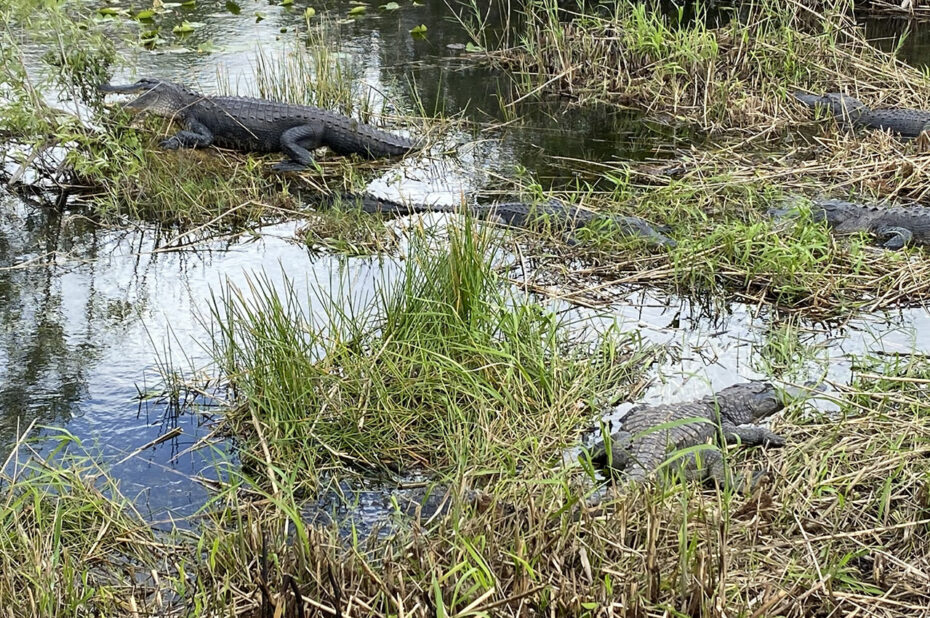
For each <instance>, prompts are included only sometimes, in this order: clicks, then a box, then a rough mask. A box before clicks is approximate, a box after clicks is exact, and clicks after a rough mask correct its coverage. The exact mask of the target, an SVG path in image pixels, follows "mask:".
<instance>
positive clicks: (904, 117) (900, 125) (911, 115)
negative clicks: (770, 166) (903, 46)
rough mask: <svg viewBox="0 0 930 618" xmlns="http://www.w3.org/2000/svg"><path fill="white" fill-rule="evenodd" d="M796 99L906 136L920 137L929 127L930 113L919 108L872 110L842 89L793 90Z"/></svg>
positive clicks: (853, 120)
mask: <svg viewBox="0 0 930 618" xmlns="http://www.w3.org/2000/svg"><path fill="white" fill-rule="evenodd" d="M794 96H795V98H796V99H798V100H799V101H801V102H802V103H804V104H805V105H807V106H809V107H813V108H824V109H827V110H829V111H830V112H831V113H832V114H833V115H834V116H836V117H837V118H840V119H844V120H848V121H850V122H852V123H853V124H856V125H858V126H863V127H868V128H872V129H879V130H882V131H884V130H889V131H891V132H892V133H895V134H897V135H901V136H903V137H918V136H919V135H920V134H921V133H923V132H924V131H925V130H926V129H927V128H928V127H930V112H927V111H923V110H919V109H899V108H886V109H875V110H873V109H870V108H869V107H868V106H866V105H865V104H864V103H862V102H861V101H859V100H858V99H856V98H854V97H851V96H849V95H845V94H842V93H839V92H829V93H827V94H825V95H823V96H817V95H813V94H804V93H801V92H796V93H794Z"/></svg>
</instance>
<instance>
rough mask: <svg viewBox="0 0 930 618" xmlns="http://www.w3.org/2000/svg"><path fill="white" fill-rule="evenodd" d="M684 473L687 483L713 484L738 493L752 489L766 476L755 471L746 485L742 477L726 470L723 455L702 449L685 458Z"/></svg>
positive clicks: (711, 449) (716, 451) (713, 449)
mask: <svg viewBox="0 0 930 618" xmlns="http://www.w3.org/2000/svg"><path fill="white" fill-rule="evenodd" d="M684 473H685V478H686V479H688V480H689V481H701V482H703V483H714V484H716V485H719V486H721V487H728V488H733V489H736V490H737V491H740V492H742V491H744V490H746V489H749V490H752V489H754V488H755V487H756V485H758V483H759V481H760V480H762V479H763V478H764V477H765V476H767V473H766V472H763V471H761V470H755V471H753V472H752V474H751V476H750V477H749V483H748V485H747V483H746V478H745V477H744V476H743V475H741V474H736V473H735V472H732V471H730V470H728V469H727V467H726V466H725V465H724V462H723V453H721V452H720V450H719V449H716V448H710V449H702V450H701V451H699V452H696V453H691V454H690V455H689V456H688V457H687V458H686V462H685V464H684Z"/></svg>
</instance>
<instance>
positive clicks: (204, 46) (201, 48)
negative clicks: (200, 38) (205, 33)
mask: <svg viewBox="0 0 930 618" xmlns="http://www.w3.org/2000/svg"><path fill="white" fill-rule="evenodd" d="M221 49H222V48H221V47H220V46H219V45H216V44H215V43H214V42H213V41H212V40H211V41H204V42H203V43H201V44H200V45H198V46H197V53H198V54H212V53H213V52H218V51H220V50H221Z"/></svg>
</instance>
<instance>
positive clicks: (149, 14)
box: [135, 9, 155, 21]
mask: <svg viewBox="0 0 930 618" xmlns="http://www.w3.org/2000/svg"><path fill="white" fill-rule="evenodd" d="M153 17H155V11H153V10H152V9H145V10H142V11H139V12H138V13H136V15H135V20H136V21H152V18H153Z"/></svg>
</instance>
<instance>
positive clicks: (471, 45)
mask: <svg viewBox="0 0 930 618" xmlns="http://www.w3.org/2000/svg"><path fill="white" fill-rule="evenodd" d="M465 51H467V52H471V53H477V52H483V51H484V48H483V47H481V46H480V45H475V44H474V43H472V42H471V41H469V42H468V43H466V44H465Z"/></svg>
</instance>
